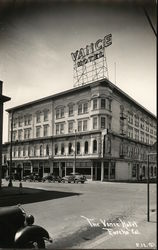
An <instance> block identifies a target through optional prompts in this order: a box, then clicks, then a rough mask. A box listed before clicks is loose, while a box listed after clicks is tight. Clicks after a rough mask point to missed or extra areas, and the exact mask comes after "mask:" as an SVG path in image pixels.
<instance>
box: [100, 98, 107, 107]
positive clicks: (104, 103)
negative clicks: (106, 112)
mask: <svg viewBox="0 0 158 250" xmlns="http://www.w3.org/2000/svg"><path fill="white" fill-rule="evenodd" d="M105 108H106V99H105V98H101V109H105Z"/></svg>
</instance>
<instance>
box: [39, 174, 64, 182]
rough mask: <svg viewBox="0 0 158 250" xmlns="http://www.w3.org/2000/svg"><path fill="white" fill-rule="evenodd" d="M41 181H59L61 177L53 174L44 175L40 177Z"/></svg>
mask: <svg viewBox="0 0 158 250" xmlns="http://www.w3.org/2000/svg"><path fill="white" fill-rule="evenodd" d="M42 181H43V182H45V181H48V182H55V181H57V182H61V177H60V176H57V175H53V174H49V175H46V176H44V177H43V178H42Z"/></svg>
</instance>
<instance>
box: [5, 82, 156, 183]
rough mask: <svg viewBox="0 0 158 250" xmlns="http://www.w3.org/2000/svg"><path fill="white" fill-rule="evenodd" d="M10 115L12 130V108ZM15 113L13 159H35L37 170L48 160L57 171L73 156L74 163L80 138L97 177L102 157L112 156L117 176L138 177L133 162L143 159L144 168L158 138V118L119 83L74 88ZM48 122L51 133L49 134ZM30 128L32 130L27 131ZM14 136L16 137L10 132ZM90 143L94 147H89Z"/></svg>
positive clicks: (80, 157) (81, 153) (83, 156)
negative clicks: (118, 89)
mask: <svg viewBox="0 0 158 250" xmlns="http://www.w3.org/2000/svg"><path fill="white" fill-rule="evenodd" d="M47 112H48V113H47ZM46 113H47V115H46V116H45V118H46V119H45V120H44V114H46ZM9 114H10V115H9V130H10V128H11V112H10V113H9ZM136 116H137V117H136ZM26 117H27V118H26ZM28 117H30V119H29V118H28ZM13 118H14V119H13V122H14V126H13V135H14V136H13V151H12V157H13V161H14V163H15V166H16V165H17V164H19V162H21V165H23V164H24V163H25V162H29V161H30V162H31V169H32V168H33V166H34V165H36V166H39V165H41V166H42V164H43V168H44V166H45V164H46V165H49V166H50V171H52V168H53V166H57V165H58V164H57V162H58V161H62V162H65V163H66V162H67V163H69V162H70V161H71V163H72V164H71V165H74V155H75V142H76V159H77V160H79V161H84V160H90V161H91V167H93V165H95V169H96V170H95V173H94V175H95V176H97V174H96V173H97V169H98V168H100V166H101V162H102V161H109V162H110V161H111V160H112V161H114V163H115V178H116V179H120V180H121V179H129V178H133V177H132V163H131V162H132V161H136V162H139V166H140V167H141V166H142V164H146V163H145V162H146V160H147V153H148V152H149V145H150V144H153V143H154V142H155V140H156V119H155V118H154V117H152V116H151V115H148V114H147V112H146V111H144V112H143V110H142V108H141V107H138V106H137V105H136V104H134V103H132V102H131V101H128V100H127V98H125V97H124V96H123V95H122V94H119V93H118V92H116V91H115V90H114V89H113V88H110V87H109V86H106V85H104V86H103V85H102V84H91V85H90V87H89V88H87V87H85V89H84V88H82V89H81V90H80V89H78V91H77V92H74V91H73V90H72V92H69V94H65V95H58V96H56V97H54V98H48V100H45V101H44V102H43V101H41V102H40V101H39V102H36V104H32V105H30V106H29V107H27V105H24V106H23V107H21V108H18V109H17V110H16V109H15V111H14V114H13ZM20 118H21V120H20ZM19 122H20V124H19ZM46 126H47V131H46V130H45V132H47V133H46V134H44V128H45V127H46ZM28 129H30V133H27V131H28ZM19 131H21V132H19ZM39 131H40V133H39ZM106 131H108V134H107V135H106ZM20 133H21V136H20ZM143 133H144V135H143ZM104 134H105V136H104ZM8 135H9V138H8V141H10V132H9V133H8ZM95 140H96V142H97V148H96V150H94V149H95V147H94V141H95ZM104 140H105V146H103V143H104ZM86 142H87V143H88V152H85V143H86ZM70 143H71V144H72V150H71V152H69V151H70V150H69V147H70ZM79 143H80V150H79V152H77V145H79ZM62 144H64V152H62ZM57 149H58V150H57ZM8 151H9V144H8ZM48 151H49V153H48ZM103 151H104V152H103ZM8 157H9V156H8ZM120 159H121V161H120ZM98 161H99V162H98ZM97 164H98V165H97ZM109 171H110V170H109ZM98 172H99V170H98ZM43 174H45V173H43ZM91 174H92V173H91ZM102 176H103V174H102Z"/></svg>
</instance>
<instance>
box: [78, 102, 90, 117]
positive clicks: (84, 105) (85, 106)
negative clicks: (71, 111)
mask: <svg viewBox="0 0 158 250" xmlns="http://www.w3.org/2000/svg"><path fill="white" fill-rule="evenodd" d="M87 112H88V102H85V103H79V104H78V114H79V115H81V114H85V113H87Z"/></svg>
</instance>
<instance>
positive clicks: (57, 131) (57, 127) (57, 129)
mask: <svg viewBox="0 0 158 250" xmlns="http://www.w3.org/2000/svg"><path fill="white" fill-rule="evenodd" d="M58 134H59V124H56V135H58Z"/></svg>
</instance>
